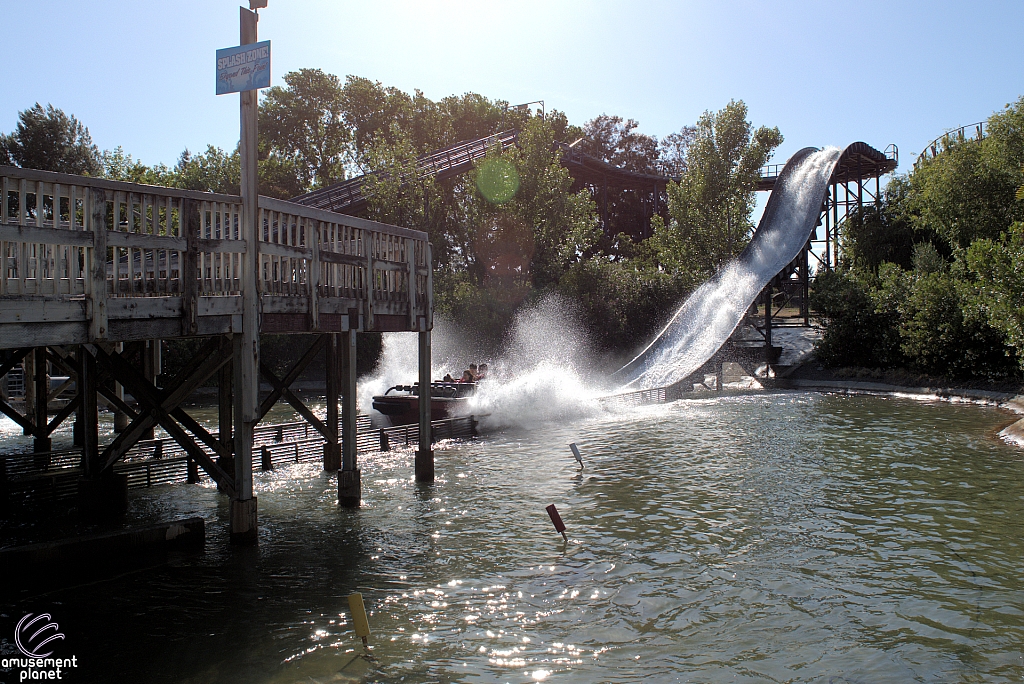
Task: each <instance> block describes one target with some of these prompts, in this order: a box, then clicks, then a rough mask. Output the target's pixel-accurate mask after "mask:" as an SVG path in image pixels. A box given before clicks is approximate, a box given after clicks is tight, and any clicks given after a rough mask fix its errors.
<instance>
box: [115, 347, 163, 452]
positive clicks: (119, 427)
mask: <svg viewBox="0 0 1024 684" xmlns="http://www.w3.org/2000/svg"><path fill="white" fill-rule="evenodd" d="M114 351H115V352H116V353H118V354H120V353H121V352H123V351H124V342H117V343H115V344H114ZM114 395H115V396H116V397H117V398H118V399H120V400H121V401H122V402H123V401H124V387H123V386H122V385H121V383H119V382H114ZM127 427H128V416H127V414H125V412H124V411H118V410H117V409H114V432H115V433H117V434H121V433H122V432H124V431H125V429H126V428H127ZM149 435H150V436H149V437H148V439H153V437H152V435H153V431H152V430H150V431H149Z"/></svg>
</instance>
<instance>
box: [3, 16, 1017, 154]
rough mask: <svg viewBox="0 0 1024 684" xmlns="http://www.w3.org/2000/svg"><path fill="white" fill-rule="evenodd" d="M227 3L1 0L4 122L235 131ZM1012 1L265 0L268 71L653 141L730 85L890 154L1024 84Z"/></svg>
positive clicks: (982, 113) (1003, 99) (751, 101)
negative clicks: (488, 105)
mask: <svg viewBox="0 0 1024 684" xmlns="http://www.w3.org/2000/svg"><path fill="white" fill-rule="evenodd" d="M237 8H238V3H237V2H233V1H224V0H203V1H201V2H199V1H190V0H181V1H176V2H165V3H157V2H141V1H140V2H49V1H46V0H36V1H33V2H24V1H17V2H15V1H13V0H0V31H2V35H3V36H4V38H3V40H2V41H0V57H2V59H3V65H4V67H3V79H2V82H0V131H2V132H9V131H11V130H12V129H13V128H14V125H15V122H16V119H17V112H18V111H19V110H22V109H25V108H27V107H29V106H31V105H32V104H33V103H35V102H36V101H38V102H41V103H43V104H44V105H45V104H46V103H52V104H54V105H55V106H57V107H60V108H62V109H64V110H65V111H66V112H69V113H72V114H74V115H76V116H77V117H78V118H79V119H81V120H82V121H83V122H84V123H85V124H86V125H87V126H88V127H89V129H90V131H91V133H92V136H93V139H94V141H95V142H96V144H97V145H98V146H99V147H100V148H101V149H107V148H114V147H116V146H117V145H121V146H123V147H124V149H125V150H126V151H127V152H129V153H131V154H132V155H134V156H135V157H136V158H137V159H141V160H142V161H143V162H145V163H147V164H152V163H156V162H164V163H168V164H171V163H173V162H174V161H175V160H176V159H177V157H178V154H179V153H180V152H181V151H182V150H183V149H184V148H186V147H188V148H190V149H192V150H201V149H203V148H205V146H206V144H208V143H212V144H215V145H219V146H221V147H225V148H233V147H234V146H235V144H236V143H237V140H238V96H237V95H226V96H220V97H218V96H216V95H214V53H215V50H216V49H217V48H221V47H228V46H231V45H235V44H237V43H238V9H237ZM1022 20H1024V3H1022V2H978V3H959V4H954V3H949V2H915V3H911V2H902V1H900V0H889V1H887V2H875V1H873V0H872V1H862V2H857V3H850V2H820V1H819V2H809V1H808V2H766V1H763V0H762V1H760V2H739V1H737V2H729V1H714V2H713V1H710V0H704V1H703V2H645V1H642V0H633V1H630V2H624V1H620V2H602V1H591V2H570V1H562V0H546V1H535V0H517V1H516V2H481V1H479V0H477V1H474V2H469V1H465V2H463V1H449V2H441V1H438V2H431V1H429V0H420V1H418V2H411V1H410V2H397V1H391V0H374V1H373V2H360V3H356V2H348V1H345V2H340V1H331V2H328V1H326V0H322V1H313V0H309V1H303V0H292V1H289V2H285V1H284V0H270V6H269V7H268V8H267V9H266V10H263V11H261V21H260V38H261V39H270V40H271V41H272V44H273V60H274V65H273V76H274V78H273V82H274V83H275V84H279V83H281V82H282V81H281V76H282V75H283V74H284V73H286V72H287V71H289V70H293V69H298V68H301V67H319V68H321V69H323V70H325V71H328V72H331V73H335V74H338V75H339V76H342V77H343V76H344V75H346V74H355V75H359V76H364V77H368V78H371V79H375V80H379V81H381V82H383V83H384V84H385V85H394V86H397V87H399V88H401V89H403V90H407V91H411V90H412V89H413V88H419V89H421V90H423V91H424V93H425V94H426V95H427V96H428V97H431V98H434V99H437V98H441V97H444V96H446V95H450V94H457V93H464V92H477V93H481V94H483V95H486V96H487V97H490V98H493V99H504V100H508V101H510V102H512V103H517V102H525V101H528V100H541V99H542V100H545V101H546V104H547V106H548V108H556V109H560V110H562V111H564V112H566V113H567V114H568V116H569V119H570V120H571V121H573V122H574V123H580V124H582V123H583V122H585V121H586V120H588V119H590V118H592V117H594V116H596V115H598V114H602V113H608V114H618V115H620V116H623V117H631V118H634V119H637V120H638V121H639V122H640V130H641V131H643V132H645V133H649V134H652V135H656V136H658V137H663V136H664V135H666V134H668V133H671V132H673V131H675V130H678V129H679V128H680V127H681V126H683V125H685V124H689V123H692V122H693V121H694V120H695V119H696V118H697V117H698V116H699V115H700V113H701V112H703V111H704V110H707V109H719V108H721V107H722V106H723V105H725V104H726V103H727V102H728V101H729V100H730V99H731V98H735V99H743V100H745V101H746V102H747V104H748V106H749V108H750V117H751V119H752V121H753V122H754V123H755V124H758V125H759V124H767V125H775V126H778V127H779V128H780V129H781V130H782V132H783V135H784V136H785V138H786V141H785V143H784V144H783V146H782V147H781V148H780V149H779V151H778V152H777V154H776V158H775V161H780V162H781V161H784V160H785V159H786V158H788V156H789V155H790V154H792V153H793V152H795V151H796V150H797V149H799V148H801V147H805V146H808V145H813V146H822V145H828V144H833V145H843V144H845V143H848V142H852V141H854V140H863V141H865V142H867V143H869V144H871V145H873V146H875V147H877V148H879V149H882V148H884V147H885V146H886V145H888V144H889V143H896V144H897V145H899V148H900V160H901V164H900V166H901V170H905V169H907V168H909V166H910V164H911V163H912V162H913V159H914V156H915V155H916V153H917V152H919V151H920V150H921V149H923V147H924V145H925V144H926V143H927V142H928V141H929V140H931V139H932V138H934V137H936V136H937V135H939V134H941V133H942V132H943V131H944V130H946V129H949V128H953V127H956V126H959V125H963V124H968V123H973V122H975V121H978V120H981V119H984V118H985V117H987V116H988V115H989V114H991V113H992V112H993V111H995V110H998V109H1001V108H1002V107H1003V106H1004V105H1005V104H1007V103H1009V102H1012V101H1015V100H1016V99H1017V98H1018V96H1020V95H1021V94H1024V87H1022V85H1021V76H1020V75H1021V73H1022V69H1021V66H1022V64H1021V62H1022V58H1021V54H1022V53H1021V51H1020V31H1021V28H1022V27H1024V21H1022Z"/></svg>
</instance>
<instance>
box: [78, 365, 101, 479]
mask: <svg viewBox="0 0 1024 684" xmlns="http://www.w3.org/2000/svg"><path fill="white" fill-rule="evenodd" d="M78 385H79V386H78V393H79V394H80V395H81V397H82V401H81V405H80V406H79V414H78V415H79V416H80V417H81V421H82V426H81V428H80V429H81V434H82V472H83V473H84V474H85V476H86V477H96V476H97V475H99V467H100V463H99V460H100V437H99V403H98V401H97V398H98V395H97V389H98V388H97V387H96V357H94V356H93V355H92V354H90V353H89V351H88V350H87V349H86V348H85V347H84V346H79V347H78Z"/></svg>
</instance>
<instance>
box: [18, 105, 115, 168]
mask: <svg viewBox="0 0 1024 684" xmlns="http://www.w3.org/2000/svg"><path fill="white" fill-rule="evenodd" d="M0 163H2V164H8V165H15V166H21V167H23V168H31V169H40V170H42V171H57V172H60V173H74V174H78V175H85V176H95V175H99V174H100V173H102V171H103V167H102V164H101V160H100V154H99V150H98V149H97V148H96V145H94V144H93V142H92V136H90V135H89V129H88V128H86V127H85V126H84V125H82V123H81V122H80V121H79V120H78V119H76V118H75V117H74V116H69V115H68V114H65V113H64V112H63V111H61V110H60V109H57V108H55V107H54V106H53V105H52V104H48V105H46V109H43V107H42V105H40V104H39V103H38V102H37V103H36V104H35V106H34V107H31V108H29V109H26V110H23V111H21V112H19V113H18V125H17V127H16V128H15V130H14V132H13V133H10V134H8V135H0Z"/></svg>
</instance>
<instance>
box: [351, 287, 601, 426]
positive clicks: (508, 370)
mask: <svg viewBox="0 0 1024 684" xmlns="http://www.w3.org/2000/svg"><path fill="white" fill-rule="evenodd" d="M583 329H584V326H582V325H581V324H580V321H579V320H578V318H577V317H576V316H575V315H574V313H573V311H572V307H571V305H570V303H568V302H567V301H565V300H563V299H561V298H559V297H548V298H546V299H544V300H543V301H541V302H539V303H538V304H536V305H533V306H531V307H528V308H525V309H523V310H522V311H521V312H520V313H519V314H518V315H517V316H516V319H515V321H514V323H513V326H512V329H511V332H510V334H509V339H508V341H507V342H506V344H505V348H504V350H502V352H501V353H500V354H498V355H497V357H496V358H489V357H488V356H487V355H486V354H484V353H482V352H481V351H480V350H479V349H478V348H477V347H476V345H475V344H474V342H473V331H472V330H460V329H459V328H458V327H457V326H455V325H453V324H451V323H449V322H447V321H444V320H441V319H439V318H437V317H435V319H434V330H433V333H432V335H431V347H432V358H431V378H432V379H434V380H439V379H441V378H443V377H444V375H445V374H446V373H450V374H451V375H452V376H453V377H456V378H458V377H461V375H462V372H463V371H464V370H465V369H466V368H468V367H469V364H470V363H476V364H480V363H486V364H488V377H487V379H486V380H483V381H481V382H480V383H479V384H478V386H477V392H476V394H475V395H474V396H473V397H472V398H471V399H470V401H469V402H468V405H467V407H466V409H465V411H466V413H469V414H473V415H476V416H482V418H481V423H482V426H483V427H484V428H487V429H494V428H502V427H509V426H513V425H519V426H532V425H538V424H540V423H543V422H548V421H552V420H566V419H570V418H579V417H584V416H588V415H593V414H595V413H597V412H600V411H602V410H603V409H602V407H601V405H600V403H599V402H598V401H597V397H599V396H602V395H604V394H606V393H607V392H606V391H605V390H606V388H605V387H603V386H602V385H601V384H600V383H601V382H602V380H601V379H600V376H599V375H598V374H597V373H595V372H593V371H592V370H591V368H590V366H589V363H588V361H589V359H590V357H591V354H590V345H589V342H588V340H587V339H586V337H585V335H584V334H583V333H582V332H581V331H582V330H583ZM417 345H418V340H417V336H416V335H414V334H410V333H385V335H384V337H383V350H382V354H381V359H380V362H379V364H378V366H377V369H376V370H375V371H374V372H373V373H372V374H371V375H369V376H367V377H364V378H360V380H359V410H360V411H363V412H370V413H371V415H373V414H375V413H376V412H374V411H372V408H371V402H372V399H373V396H374V395H379V394H384V392H386V391H387V390H388V388H390V387H393V386H395V385H399V384H402V385H408V384H412V383H414V382H417V380H418V378H419V372H418V346H417ZM376 417H379V414H377V416H376Z"/></svg>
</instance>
